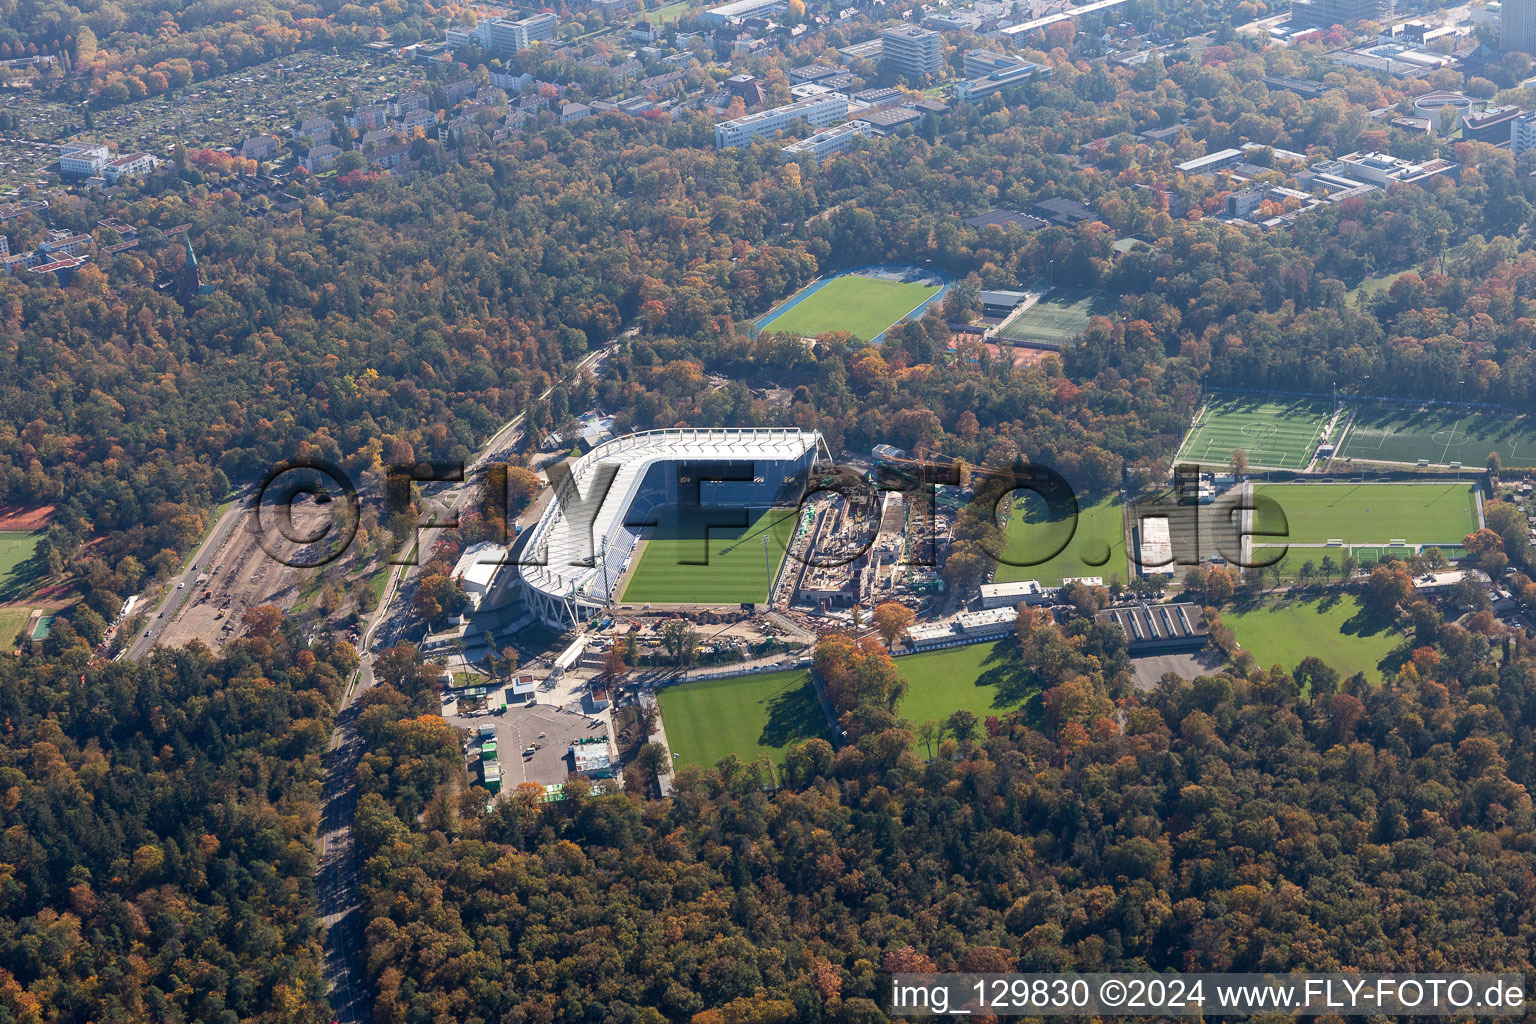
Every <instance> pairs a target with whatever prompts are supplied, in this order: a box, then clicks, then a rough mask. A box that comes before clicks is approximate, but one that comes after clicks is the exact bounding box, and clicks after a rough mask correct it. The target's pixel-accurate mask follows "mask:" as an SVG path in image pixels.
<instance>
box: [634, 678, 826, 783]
mask: <svg viewBox="0 0 1536 1024" xmlns="http://www.w3.org/2000/svg"><path fill="white" fill-rule="evenodd" d="M656 699H657V700H658V701H659V702H660V704H661V721H662V726H663V728H665V729H666V731H667V745H668V746H670V747H671V748H672V752H673V753H674V754H676V755H677V763H679V764H698V765H704V766H706V767H708V766H712V765H714V764H715V763H716V762H718V761H720V760H721V759H722V758H724V757H725V756H726V755H728V754H735V755H736V756H738V757H740V758H741V759H742V760H743V761H755V760H756V759H757V758H759V757H761V756H762V755H764V754H767V755H768V756H769V757H770V758H772V759H773V761H774V763H775V764H777V763H779V762H781V761H782V760H783V759H784V752H785V751H786V750H788V749H789V748H790V747H791V746H793V745H794V744H796V743H799V742H801V741H803V740H808V739H811V738H812V737H815V736H823V737H824V736H825V735H826V718H825V717H824V716H823V715H822V713H821V704H820V702H819V701H818V700H817V699H816V691H815V689H814V688H813V687H812V686H811V676H810V673H809V672H807V671H806V670H804V669H796V670H793V671H789V672H766V673H764V674H762V675H756V676H732V677H731V678H729V679H707V680H703V681H701V682H697V683H682V684H680V685H677V686H664V687H662V688H661V689H659V690H657V691H656Z"/></svg>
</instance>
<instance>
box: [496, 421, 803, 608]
mask: <svg viewBox="0 0 1536 1024" xmlns="http://www.w3.org/2000/svg"><path fill="white" fill-rule="evenodd" d="M820 443H821V434H820V433H819V432H817V431H814V430H800V429H798V428H793V427H790V428H777V427H776V428H763V429H752V428H740V429H737V428H716V429H712V430H710V429H695V428H678V429H671V430H647V431H643V432H641V433H638V434H627V435H625V436H624V437H618V438H615V439H613V440H612V441H607V442H605V443H603V444H600V445H598V446H597V447H596V448H594V449H592V450H591V451H590V452H588V453H587V454H586V455H584V456H582V457H581V458H580V459H578V460H577V461H576V463H575V464H574V465H573V466H572V467H571V473H570V476H569V477H568V478H567V479H565V480H563V481H560V482H559V484H558V486H557V491H556V495H555V500H552V501H551V502H550V503H549V505H548V507H546V508H545V509H544V514H543V515H541V516H540V517H539V521H538V523H537V524H536V525H535V526H534V527H533V531H532V535H531V536H530V538H529V540H528V543H527V546H526V547H525V548H524V549H523V550H524V554H523V556H522V557H521V559H520V560H519V561H520V563H521V564H520V565H519V567H518V572H519V573H520V574H521V575H522V578H523V582H524V584H525V585H527V586H528V587H530V588H532V589H533V590H535V591H538V592H539V593H542V594H545V595H548V596H550V597H552V598H555V599H557V600H561V601H566V602H577V603H582V604H586V605H588V606H589V607H590V606H593V605H601V604H603V603H604V602H606V601H607V600H608V598H609V596H610V594H611V592H612V590H613V587H614V586H615V585H616V584H617V583H618V579H617V578H615V577H614V574H613V572H612V570H611V569H610V567H609V566H608V564H607V563H606V561H605V560H604V558H603V552H604V551H605V549H606V548H607V545H608V542H609V540H610V539H611V538H614V537H615V536H618V535H619V531H620V529H621V528H622V527H623V525H624V517H625V514H626V513H627V512H628V511H629V506H630V504H631V503H632V502H633V501H634V498H635V494H636V493H637V491H638V490H639V487H640V484H641V483H642V482H643V481H644V479H645V474H646V471H647V470H649V469H650V468H651V466H652V465H654V464H655V463H658V462H668V461H671V462H681V461H690V460H719V461H734V460H741V461H745V460H749V459H750V460H759V459H762V460H794V459H799V458H801V457H803V456H804V455H805V454H806V453H807V452H809V451H811V450H812V449H813V448H815V447H816V446H817V445H818V444H820ZM605 479H607V480H609V481H611V482H605ZM594 506H595V507H594ZM535 562H539V563H543V564H531V563H535ZM583 598H585V601H582V600H581V599H583Z"/></svg>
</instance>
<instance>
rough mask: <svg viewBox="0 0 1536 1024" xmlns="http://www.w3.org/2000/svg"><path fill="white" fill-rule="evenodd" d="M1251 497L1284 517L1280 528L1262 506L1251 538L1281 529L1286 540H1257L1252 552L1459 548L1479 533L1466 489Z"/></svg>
mask: <svg viewBox="0 0 1536 1024" xmlns="http://www.w3.org/2000/svg"><path fill="white" fill-rule="evenodd" d="M1254 496H1255V497H1256V498H1258V497H1262V498H1270V499H1272V500H1273V501H1274V502H1275V503H1276V505H1278V506H1279V510H1280V512H1282V513H1284V516H1285V522H1284V524H1282V523H1281V522H1280V521H1279V518H1278V517H1277V516H1275V515H1273V514H1272V513H1270V512H1268V511H1266V509H1265V508H1264V507H1262V506H1261V507H1260V509H1259V512H1258V513H1257V514H1256V516H1255V519H1256V522H1255V524H1254V529H1255V532H1256V533H1271V532H1273V531H1277V530H1279V529H1281V527H1282V525H1283V526H1284V528H1285V529H1286V531H1287V535H1286V536H1284V537H1259V536H1255V537H1254V544H1255V545H1256V546H1257V545H1285V544H1327V543H1328V542H1329V541H1330V540H1342V541H1343V542H1344V543H1345V544H1347V545H1362V544H1365V545H1372V544H1374V545H1382V544H1386V543H1387V542H1388V541H1392V540H1403V541H1407V542H1408V543H1409V544H1459V543H1460V542H1461V541H1462V539H1463V538H1465V537H1466V535H1467V534H1469V533H1472V532H1474V531H1475V530H1476V529H1477V499H1476V496H1475V491H1474V489H1473V485H1471V484H1468V483H1414V484H1258V485H1256V486H1255V487H1254ZM1367 509H1369V510H1370V511H1369V512H1367V511H1366V510H1367ZM1323 553H1325V552H1323V551H1320V552H1318V554H1317V557H1321V555H1322V554H1323Z"/></svg>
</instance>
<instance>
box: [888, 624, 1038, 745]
mask: <svg viewBox="0 0 1536 1024" xmlns="http://www.w3.org/2000/svg"><path fill="white" fill-rule="evenodd" d="M1010 646H1011V645H1010V644H1007V643H1005V642H996V643H990V644H971V645H969V646H967V647H951V648H948V649H946V650H942V651H925V652H923V653H922V654H908V655H905V656H904V657H900V658H897V659H896V671H897V672H899V673H901V677H902V678H903V679H905V680H906V681H907V693H906V696H905V697H903V698H902V699H901V706H900V707H899V708H898V709H897V710H898V711H899V713H900V714H901V717H903V718H905V719H907V720H909V721H910V722H912V723H913V724H914V725H916V724H918V723H920V722H925V721H928V720H929V719H933V720H934V721H939V722H942V721H943V720H944V719H946V718H948V717H949V716H950V715H952V714H954V713H955V712H956V711H959V710H961V709H964V710H966V711H969V712H971V713H972V714H974V715H976V717H978V718H982V719H984V718H986V717H987V716H988V715H1002V714H1006V713H1008V712H1009V711H1013V710H1014V709H1016V708H1018V707H1021V706H1022V705H1024V704H1026V703H1028V702H1029V700H1030V698H1031V697H1034V696H1035V695H1036V694H1037V693H1039V692H1040V691H1039V689H1038V688H1037V687H1036V686H1035V685H1034V683H1033V682H1032V680H1031V679H1030V676H1029V673H1028V671H1027V670H1026V669H1025V667H1024V666H1023V665H1022V664H1020V663H1019V661H1018V659H1017V658H1016V657H1013V656H1011V655H1010V654H1009V653H1008V652H1009V648H1010Z"/></svg>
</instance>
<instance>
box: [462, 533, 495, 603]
mask: <svg viewBox="0 0 1536 1024" xmlns="http://www.w3.org/2000/svg"><path fill="white" fill-rule="evenodd" d="M506 560H507V548H506V545H504V544H497V543H496V542H495V541H489V540H484V541H481V542H480V543H479V544H471V545H470V546H469V547H467V548H465V549H464V553H463V554H461V555H459V560H458V562H457V563H455V565H454V567H453V575H454V576H455V577H456V578H457V579H458V580H459V582H460V583H462V584H463V586H464V593H465V594H467V595H469V603H470V604H471V605H472V606H473V607H475V608H479V607H480V602H481V601H484V600H485V595H486V594H488V593H490V590H491V583H492V581H494V580H495V579H496V574H497V572H499V571H500V570H501V567H502V565H503V564H504V563H505V562H506Z"/></svg>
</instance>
